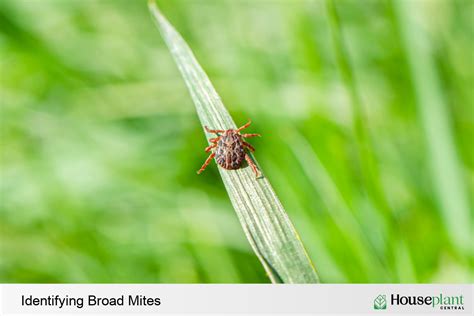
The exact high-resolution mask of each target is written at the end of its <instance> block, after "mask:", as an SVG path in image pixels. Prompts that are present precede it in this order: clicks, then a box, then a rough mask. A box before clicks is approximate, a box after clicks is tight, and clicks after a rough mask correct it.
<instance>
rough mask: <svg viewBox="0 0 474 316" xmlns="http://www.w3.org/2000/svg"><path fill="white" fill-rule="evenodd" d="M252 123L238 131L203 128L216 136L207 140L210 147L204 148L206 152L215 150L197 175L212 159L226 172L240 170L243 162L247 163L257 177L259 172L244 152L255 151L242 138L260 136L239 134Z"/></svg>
mask: <svg viewBox="0 0 474 316" xmlns="http://www.w3.org/2000/svg"><path fill="white" fill-rule="evenodd" d="M251 123H252V122H251V121H249V122H248V123H247V124H245V125H243V126H241V127H239V128H238V129H228V130H221V129H209V128H208V127H207V126H204V128H205V129H206V131H207V132H208V133H213V134H216V135H217V137H215V138H211V139H209V141H210V142H211V145H209V146H207V147H206V152H210V151H211V150H212V149H213V148H214V149H215V150H214V152H213V153H211V154H210V155H209V157H207V159H206V161H205V162H204V164H203V165H202V167H201V169H199V170H198V172H197V173H198V174H200V173H201V172H203V171H204V169H206V167H207V165H209V163H210V162H211V160H212V158H214V157H215V158H216V162H217V164H219V165H220V166H221V167H222V168H224V169H227V170H235V169H240V168H241V167H242V163H243V161H244V160H245V161H247V163H248V164H249V166H250V167H251V168H252V170H253V172H255V176H256V177H257V178H258V177H259V170H258V168H257V166H256V165H255V163H254V162H253V160H252V158H250V156H249V155H248V154H247V153H246V152H245V149H246V148H247V149H249V150H251V151H252V152H253V151H255V148H253V147H252V145H250V144H249V143H247V142H246V141H244V140H243V139H244V138H250V137H255V136H260V134H241V133H240V131H241V130H243V129H245V128H247V127H249V126H250V124H251Z"/></svg>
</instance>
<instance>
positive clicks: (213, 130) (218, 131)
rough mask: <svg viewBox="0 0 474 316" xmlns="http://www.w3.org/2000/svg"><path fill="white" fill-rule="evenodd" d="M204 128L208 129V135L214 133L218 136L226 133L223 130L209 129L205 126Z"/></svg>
mask: <svg viewBox="0 0 474 316" xmlns="http://www.w3.org/2000/svg"><path fill="white" fill-rule="evenodd" d="M204 128H205V129H206V131H207V132H208V133H213V134H217V133H224V132H225V131H224V130H222V129H209V127H207V126H204Z"/></svg>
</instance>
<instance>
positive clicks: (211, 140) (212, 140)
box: [209, 137, 221, 143]
mask: <svg viewBox="0 0 474 316" xmlns="http://www.w3.org/2000/svg"><path fill="white" fill-rule="evenodd" d="M219 139H221V138H220V137H216V138H209V141H210V142H211V143H217V142H218V141H219Z"/></svg>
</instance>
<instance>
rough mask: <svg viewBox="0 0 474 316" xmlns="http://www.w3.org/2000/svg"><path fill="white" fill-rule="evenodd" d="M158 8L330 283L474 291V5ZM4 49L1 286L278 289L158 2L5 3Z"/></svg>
mask: <svg viewBox="0 0 474 316" xmlns="http://www.w3.org/2000/svg"><path fill="white" fill-rule="evenodd" d="M407 2H411V3H413V2H415V3H416V7H417V8H418V10H410V8H408V10H407V8H405V7H404V6H405V5H407ZM158 3H159V4H160V7H161V9H162V11H163V13H164V14H165V15H166V16H167V17H168V19H169V20H170V21H171V23H173V25H174V26H175V27H176V29H177V30H178V31H179V32H180V33H181V34H182V35H183V37H184V38H185V39H186V41H187V43H188V44H189V46H190V47H191V48H192V49H193V51H194V53H195V55H196V57H197V59H198V60H199V62H200V64H201V65H202V66H203V68H204V69H205V70H206V72H207V73H208V75H209V77H210V79H211V81H212V82H213V84H214V86H215V87H216V89H217V91H218V93H219V94H220V96H221V98H222V100H223V101H224V103H225V105H226V107H227V108H228V109H229V110H230V112H231V114H232V116H233V117H234V120H235V121H236V122H237V123H244V122H245V121H246V120H247V118H252V119H253V121H254V124H253V126H252V128H251V129H249V132H259V133H261V134H262V135H263V137H262V138H259V139H252V144H253V145H254V146H255V147H256V148H257V152H256V157H257V158H258V161H259V163H260V165H261V166H262V168H263V169H264V170H265V174H266V176H267V177H268V178H269V180H270V181H271V182H272V185H273V187H274V189H275V191H276V192H277V194H278V196H279V198H280V200H281V201H282V203H283V205H284V206H285V209H286V210H287V212H288V214H289V216H290V217H291V219H292V221H293V222H294V224H295V227H296V229H297V230H298V232H299V233H300V236H301V239H302V241H303V243H304V244H305V246H306V249H307V251H308V253H309V255H310V257H311V258H312V260H313V262H314V263H315V266H316V268H317V270H318V274H319V276H320V278H321V281H322V282H468V281H469V280H472V279H471V277H472V274H473V270H474V269H473V265H472V258H473V253H474V252H473V249H472V245H471V242H470V239H469V233H470V232H471V227H472V212H473V204H474V202H473V198H472V197H473V191H474V177H473V176H474V151H473V147H472V144H471V142H472V138H473V134H474V113H473V92H472V86H473V82H474V81H473V57H472V49H473V43H472V41H473V40H472V39H473V33H474V32H473V30H474V28H473V21H472V15H470V14H471V13H472V10H473V2H472V1H468V0H465V1H462V0H457V1H441V0H439V1H438V0H426V1H402V2H399V1H355V0H351V1H336V2H335V3H334V7H332V6H331V5H329V10H328V8H327V5H326V3H324V2H322V1H310V0H308V1H302V0H301V1H300V0H295V1H290V0H288V1H250V0H242V1H231V0H226V1H210V0H206V1H204V0H200V1H197V0H196V1H182V0H180V1H158ZM329 4H331V3H329ZM331 8H332V9H331ZM407 15H408V16H407ZM410 21H411V22H410ZM420 43H422V44H423V45H424V46H422V48H424V50H423V49H421V50H420V49H414V47H415V48H418V46H419V45H420ZM0 48H1V60H0V63H1V64H0V67H1V68H0V77H1V78H0V79H1V96H0V97H1V112H0V120H1V169H0V170H1V181H0V194H1V195H0V281H1V282H171V283H173V282H184V283H191V282H217V283H218V282H222V283H233V282H246V283H248V282H268V278H267V276H266V275H265V273H264V270H263V268H262V267H261V265H260V263H259V262H258V260H257V258H256V257H255V255H254V254H253V253H252V251H251V249H250V246H249V245H248V243H247V241H246V239H245V236H244V234H243V232H242V229H241V227H240V224H239V222H238V220H237V218H236V215H235V213H234V211H233V209H232V206H231V204H230V202H229V200H228V197H227V194H226V192H225V189H224V187H223V185H222V182H221V179H220V177H219V175H218V172H217V169H216V166H215V164H212V165H211V166H210V167H209V168H208V169H207V170H206V171H205V173H203V174H202V175H201V176H197V175H196V173H195V171H196V170H197V169H198V168H199V167H200V166H201V164H202V162H203V161H204V159H205V158H206V154H205V153H204V152H203V148H204V147H205V146H206V141H205V137H204V136H203V134H202V127H201V126H200V124H199V121H198V119H197V117H196V114H195V110H194V106H193V104H192V101H191V98H190V96H189V93H188V91H187V90H186V87H185V85H184V82H183V80H182V78H181V77H180V74H179V72H178V70H177V69H176V66H175V64H174V62H173V61H172V59H171V56H170V54H169V51H168V50H167V48H166V46H165V45H164V43H163V41H162V39H161V38H160V36H159V34H158V33H157V30H156V28H155V26H154V25H153V21H152V19H151V18H150V14H149V12H148V9H147V6H146V1H125V0H101V1H95V0H71V1H61V0H45V1H39V0H7V1H5V0H4V1H1V2H0ZM427 61H429V62H427ZM429 97H432V98H434V103H437V108H436V109H438V110H439V108H442V109H443V110H442V111H441V113H443V115H441V119H440V118H439V116H437V115H436V113H439V111H438V110H435V111H433V109H434V108H433V107H431V104H432V103H431V101H432V100H429ZM440 104H441V105H440ZM433 113H434V114H433ZM440 122H441V123H440ZM433 148H435V149H437V150H433ZM440 153H441V154H442V153H448V155H445V156H442V157H438V156H437V155H439V154H440ZM446 170H448V171H450V170H455V172H445V171H446ZM452 188H454V189H455V190H454V191H453V189H452ZM450 190H451V191H452V192H453V193H450ZM453 194H456V196H455V198H452V197H453ZM451 206H452V207H453V208H451ZM466 233H467V234H468V235H467V236H468V238H467V239H466Z"/></svg>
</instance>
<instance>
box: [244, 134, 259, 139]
mask: <svg viewBox="0 0 474 316" xmlns="http://www.w3.org/2000/svg"><path fill="white" fill-rule="evenodd" d="M240 136H242V137H243V138H249V137H256V136H258V137H262V135H260V134H242V135H240Z"/></svg>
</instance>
